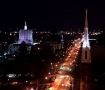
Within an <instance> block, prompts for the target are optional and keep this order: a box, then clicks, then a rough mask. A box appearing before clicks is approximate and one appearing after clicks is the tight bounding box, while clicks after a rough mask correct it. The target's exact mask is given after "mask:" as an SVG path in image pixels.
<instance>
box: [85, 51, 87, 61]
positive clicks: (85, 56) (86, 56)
mask: <svg viewBox="0 0 105 90" xmlns="http://www.w3.org/2000/svg"><path fill="white" fill-rule="evenodd" d="M85 59H87V51H85Z"/></svg>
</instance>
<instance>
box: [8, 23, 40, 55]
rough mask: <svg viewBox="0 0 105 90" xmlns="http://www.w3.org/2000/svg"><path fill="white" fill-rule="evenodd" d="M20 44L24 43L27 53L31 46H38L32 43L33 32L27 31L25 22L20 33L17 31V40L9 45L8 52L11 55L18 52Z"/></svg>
mask: <svg viewBox="0 0 105 90" xmlns="http://www.w3.org/2000/svg"><path fill="white" fill-rule="evenodd" d="M22 42H25V43H26V45H27V50H28V51H30V50H31V46H33V45H35V44H39V43H34V42H33V32H32V30H28V29H27V24H26V22H25V26H24V29H20V31H19V40H18V41H17V42H15V43H13V44H10V45H9V50H8V51H9V53H10V54H12V53H14V52H15V51H18V49H19V47H20V44H21V43H22Z"/></svg>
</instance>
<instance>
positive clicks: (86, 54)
mask: <svg viewBox="0 0 105 90" xmlns="http://www.w3.org/2000/svg"><path fill="white" fill-rule="evenodd" d="M80 71H81V72H80V90H88V89H89V88H90V87H91V84H90V83H91V53H90V44H89V36H88V19H87V9H86V17H85V27H84V39H83V46H82V57H81V70H80Z"/></svg>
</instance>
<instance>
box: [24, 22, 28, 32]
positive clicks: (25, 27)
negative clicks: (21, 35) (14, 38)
mask: <svg viewBox="0 0 105 90" xmlns="http://www.w3.org/2000/svg"><path fill="white" fill-rule="evenodd" d="M24 30H27V23H26V21H25V25H24Z"/></svg>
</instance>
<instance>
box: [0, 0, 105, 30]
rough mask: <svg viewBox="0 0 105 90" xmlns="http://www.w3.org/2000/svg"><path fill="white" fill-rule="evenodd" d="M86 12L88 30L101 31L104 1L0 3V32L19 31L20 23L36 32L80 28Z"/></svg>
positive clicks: (22, 0)
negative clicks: (8, 29)
mask: <svg viewBox="0 0 105 90" xmlns="http://www.w3.org/2000/svg"><path fill="white" fill-rule="evenodd" d="M103 1H104V0H103ZM86 8H87V9H88V21H89V28H92V27H93V28H95V29H100V28H104V26H105V1H104V2H102V1H101V0H0V28H2V29H4V28H9V27H10V28H17V27H18V28H23V25H24V21H27V24H28V28H37V29H38V30H49V29H51V28H52V26H53V25H54V26H56V28H57V29H58V30H65V29H66V28H67V29H70V28H84V19H85V9H86Z"/></svg>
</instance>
